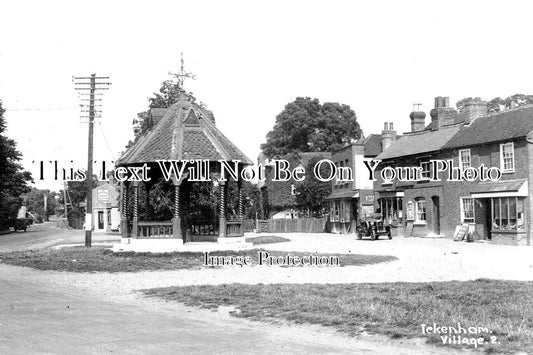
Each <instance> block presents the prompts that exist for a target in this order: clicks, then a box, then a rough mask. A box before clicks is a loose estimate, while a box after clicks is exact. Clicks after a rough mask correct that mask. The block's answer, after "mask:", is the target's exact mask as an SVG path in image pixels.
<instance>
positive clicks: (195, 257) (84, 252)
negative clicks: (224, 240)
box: [0, 247, 396, 272]
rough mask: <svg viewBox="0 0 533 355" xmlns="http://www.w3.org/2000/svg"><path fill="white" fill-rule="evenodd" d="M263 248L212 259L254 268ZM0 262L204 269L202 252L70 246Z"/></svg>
mask: <svg viewBox="0 0 533 355" xmlns="http://www.w3.org/2000/svg"><path fill="white" fill-rule="evenodd" d="M259 250H262V249H254V250H245V251H238V252H237V251H219V252H212V253H210V255H211V256H240V257H246V256H249V257H250V258H251V261H252V265H257V261H258V260H257V259H258V258H257V252H258V251H259ZM268 254H269V255H270V256H274V257H276V256H286V255H287V254H290V255H292V256H301V257H302V256H308V255H309V254H310V253H301V252H281V251H268ZM320 255H321V256H337V257H339V262H340V266H350V265H351V266H354V265H355V266H359V265H371V264H377V263H381V262H388V261H393V260H396V258H395V257H393V256H387V255H358V254H320ZM0 259H1V261H2V262H3V263H6V264H11V265H17V266H27V267H32V268H36V269H40V270H58V271H74V272H95V271H103V272H135V271H147V270H179V269H199V268H206V267H218V266H204V260H205V258H204V253H191V252H185V253H134V252H118V253H113V252H112V251H111V250H109V249H105V248H99V247H93V248H85V247H72V248H63V249H38V250H24V251H16V252H9V253H0Z"/></svg>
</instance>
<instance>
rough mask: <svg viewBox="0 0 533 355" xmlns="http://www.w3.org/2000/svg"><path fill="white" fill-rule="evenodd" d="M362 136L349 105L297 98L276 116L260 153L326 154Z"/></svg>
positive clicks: (269, 154) (271, 154)
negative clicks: (312, 152) (321, 102)
mask: <svg viewBox="0 0 533 355" xmlns="http://www.w3.org/2000/svg"><path fill="white" fill-rule="evenodd" d="M361 134H362V131H361V129H360V128H359V123H358V122H357V117H356V115H355V112H354V111H353V110H352V109H351V108H350V106H348V105H344V104H339V103H334V102H326V103H324V104H320V102H319V101H318V99H311V98H310V97H305V98H304V97H298V98H296V100H295V101H294V102H291V103H289V104H287V105H286V106H285V109H284V110H283V111H282V112H281V113H280V114H279V115H278V116H277V117H276V123H275V125H274V128H273V129H272V131H270V132H269V133H268V134H267V137H266V138H267V141H266V143H264V144H262V145H261V150H262V151H263V153H264V154H265V155H266V156H267V157H269V158H272V157H274V156H277V155H285V154H287V153H290V152H311V151H314V152H327V151H331V150H335V149H338V148H341V147H342V146H344V145H346V144H347V143H350V142H352V141H354V140H357V139H359V138H360V137H361Z"/></svg>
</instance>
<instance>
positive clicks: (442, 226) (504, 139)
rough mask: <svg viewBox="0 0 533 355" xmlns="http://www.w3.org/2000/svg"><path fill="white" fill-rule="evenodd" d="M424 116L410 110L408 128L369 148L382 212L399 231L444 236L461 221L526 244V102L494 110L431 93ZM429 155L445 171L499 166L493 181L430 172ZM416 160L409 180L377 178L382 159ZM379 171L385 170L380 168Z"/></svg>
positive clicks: (529, 207) (530, 140)
mask: <svg viewBox="0 0 533 355" xmlns="http://www.w3.org/2000/svg"><path fill="white" fill-rule="evenodd" d="M430 115H431V122H430V123H429V124H428V125H427V126H426V125H425V117H426V115H425V113H424V112H419V111H415V112H412V113H411V115H410V118H411V132H410V133H407V134H405V135H404V136H402V137H401V138H399V139H398V140H397V141H396V142H394V143H393V144H392V145H391V146H390V147H389V148H388V149H386V150H385V151H384V152H383V153H381V154H380V155H378V156H377V158H376V159H379V160H381V163H380V165H379V166H378V168H377V169H376V181H375V182H374V190H375V197H376V202H377V205H378V206H379V207H378V208H379V210H380V211H381V212H382V214H383V216H384V218H385V219H386V220H388V221H392V222H394V224H396V225H398V229H399V231H401V232H404V233H405V235H406V236H420V235H427V234H435V235H444V236H446V237H452V236H453V235H454V232H455V230H456V226H458V225H461V224H462V223H467V224H469V225H470V226H471V228H472V230H475V233H476V234H477V237H478V238H481V239H486V240H491V241H493V242H495V243H502V244H522V245H526V244H527V245H531V243H532V240H531V237H532V233H533V232H532V227H531V226H532V225H533V218H532V212H533V197H532V196H533V190H532V189H533V106H524V107H520V108H516V109H511V110H506V111H502V112H498V113H494V114H488V113H487V103H486V102H476V101H472V102H470V103H467V105H466V106H465V108H464V110H463V111H461V112H457V111H456V110H455V109H454V108H451V107H449V100H448V98H443V97H438V98H436V99H435V108H434V109H432V110H431V113H430ZM431 160H444V161H448V162H450V163H452V164H453V167H454V168H455V170H454V173H453V175H452V177H459V174H464V173H465V172H467V171H472V170H477V171H478V173H479V172H480V167H481V166H482V165H483V166H484V167H486V168H491V167H495V168H499V169H500V171H501V172H502V174H501V178H500V180H499V181H490V180H488V179H487V181H481V176H480V177H479V178H477V179H473V180H474V181H449V179H448V176H447V174H446V173H443V176H442V178H441V181H436V180H435V171H434V164H437V163H432V162H431ZM409 166H415V167H420V173H419V175H420V176H419V179H417V181H399V178H398V176H396V178H395V179H392V180H391V181H387V180H384V179H383V178H382V176H381V171H382V170H383V169H385V168H386V167H392V168H401V167H409ZM386 177H387V176H386Z"/></svg>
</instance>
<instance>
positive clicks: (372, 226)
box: [357, 214, 392, 240]
mask: <svg viewBox="0 0 533 355" xmlns="http://www.w3.org/2000/svg"><path fill="white" fill-rule="evenodd" d="M382 235H386V236H387V237H388V238H389V239H392V233H391V228H390V225H388V224H387V223H384V222H383V220H382V219H381V214H373V215H372V216H370V217H365V218H363V219H361V220H360V221H359V223H358V224H357V239H363V237H370V239H372V240H376V239H378V238H379V237H380V236H382Z"/></svg>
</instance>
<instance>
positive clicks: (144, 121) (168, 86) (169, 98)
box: [127, 80, 205, 147]
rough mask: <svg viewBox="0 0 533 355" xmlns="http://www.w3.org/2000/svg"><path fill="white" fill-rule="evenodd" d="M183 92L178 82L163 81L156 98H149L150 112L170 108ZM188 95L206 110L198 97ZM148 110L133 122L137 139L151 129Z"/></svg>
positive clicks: (194, 102) (193, 101) (191, 94)
mask: <svg viewBox="0 0 533 355" xmlns="http://www.w3.org/2000/svg"><path fill="white" fill-rule="evenodd" d="M182 91H183V90H182V89H181V88H180V86H179V84H178V82H177V81H174V80H165V81H163V83H162V84H161V87H160V88H159V92H158V93H157V92H154V93H153V95H154V96H153V97H150V98H148V102H149V105H148V110H150V109H152V108H169V107H170V106H172V105H173V104H174V103H176V101H178V97H179V95H180V93H181V92H182ZM186 95H187V98H188V99H189V101H190V102H191V103H192V104H193V105H197V106H198V107H200V108H205V104H204V103H203V102H197V101H196V97H195V96H194V94H193V93H192V92H188V93H186ZM148 110H147V111H144V112H140V113H138V114H137V118H136V119H134V120H133V133H134V135H135V138H137V137H139V136H140V135H142V134H143V133H144V132H146V131H147V130H148V129H149V118H150V116H149V115H148ZM130 145H131V142H129V143H128V146H127V147H129V146H130Z"/></svg>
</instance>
